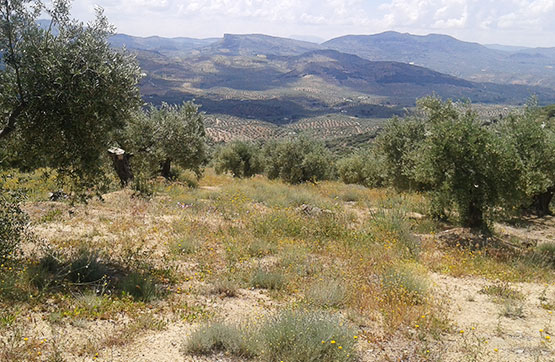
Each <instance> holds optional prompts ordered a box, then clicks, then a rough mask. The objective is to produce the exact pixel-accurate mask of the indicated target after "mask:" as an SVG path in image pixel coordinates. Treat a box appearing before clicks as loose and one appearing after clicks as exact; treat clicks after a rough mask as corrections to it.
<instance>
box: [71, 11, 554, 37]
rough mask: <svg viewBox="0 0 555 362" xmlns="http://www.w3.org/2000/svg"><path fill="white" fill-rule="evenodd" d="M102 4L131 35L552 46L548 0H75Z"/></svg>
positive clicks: (83, 15) (82, 15)
mask: <svg viewBox="0 0 555 362" xmlns="http://www.w3.org/2000/svg"><path fill="white" fill-rule="evenodd" d="M95 6H100V7H102V8H104V10H105V13H106V15H107V16H108V18H109V19H110V21H111V22H112V23H113V24H114V25H116V26H117V28H118V31H119V32H122V33H127V34H131V35H138V36H148V35H160V36H170V37H176V36H186V37H195V38H205V37H220V36H222V34H224V33H240V34H244V33H264V34H269V35H275V36H291V35H302V36H311V37H317V38H320V39H323V40H327V39H330V38H333V37H336V36H340V35H345V34H373V33H378V32H382V31H386V30H396V31H401V32H409V33H413V34H429V33H441V34H449V35H452V36H455V37H457V38H459V39H461V40H466V41H476V42H480V43H500V44H507V45H524V46H548V47H555V0H181V1H178V0H75V1H74V3H73V14H74V16H75V17H77V18H79V19H82V20H90V19H91V17H92V16H93V13H94V7H95Z"/></svg>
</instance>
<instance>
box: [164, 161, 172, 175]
mask: <svg viewBox="0 0 555 362" xmlns="http://www.w3.org/2000/svg"><path fill="white" fill-rule="evenodd" d="M171 163H172V160H171V159H169V158H166V160H165V161H164V163H162V176H163V177H164V178H165V179H166V180H169V179H170V178H171V172H170V171H171Z"/></svg>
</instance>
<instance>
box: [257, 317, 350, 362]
mask: <svg viewBox="0 0 555 362" xmlns="http://www.w3.org/2000/svg"><path fill="white" fill-rule="evenodd" d="M259 334H260V337H261V338H262V340H263V348H264V349H263V350H264V354H263V356H264V360H265V361H268V362H274V361H275V362H279V361H295V362H313V361H330V362H331V361H334V362H335V361H338V362H339V361H355V360H356V359H357V356H356V351H355V342H356V331H355V330H354V329H353V328H351V327H350V326H349V325H348V324H346V323H345V321H343V320H342V319H340V318H339V317H336V316H334V315H330V314H325V313H323V312H312V311H290V310H288V311H284V312H281V313H279V314H277V315H275V316H272V317H270V318H268V320H267V321H266V322H265V323H264V324H263V325H262V327H261V330H260V332H259Z"/></svg>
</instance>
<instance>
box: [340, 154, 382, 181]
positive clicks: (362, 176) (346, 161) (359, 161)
mask: <svg viewBox="0 0 555 362" xmlns="http://www.w3.org/2000/svg"><path fill="white" fill-rule="evenodd" d="M337 173H338V174H339V177H340V178H341V181H343V182H344V183H346V184H359V185H363V186H367V187H380V186H383V185H384V184H385V180H386V168H385V158H384V157H383V155H381V154H378V153H377V152H376V151H375V149H370V150H366V151H359V152H357V153H355V154H352V155H350V156H348V157H345V158H342V159H340V160H339V161H337Z"/></svg>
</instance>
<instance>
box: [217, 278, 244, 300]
mask: <svg viewBox="0 0 555 362" xmlns="http://www.w3.org/2000/svg"><path fill="white" fill-rule="evenodd" d="M238 288H239V287H238V286H237V282H236V281H235V280H233V279H230V278H219V279H217V280H216V281H215V282H214V284H213V285H212V293H214V294H218V295H223V296H226V297H236V296H237V289H238Z"/></svg>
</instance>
